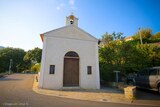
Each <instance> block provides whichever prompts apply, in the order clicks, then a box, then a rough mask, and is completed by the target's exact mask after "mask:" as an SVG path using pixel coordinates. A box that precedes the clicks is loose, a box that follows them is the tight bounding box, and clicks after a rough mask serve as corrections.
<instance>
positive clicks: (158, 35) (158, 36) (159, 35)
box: [151, 32, 160, 40]
mask: <svg viewBox="0 0 160 107" xmlns="http://www.w3.org/2000/svg"><path fill="white" fill-rule="evenodd" d="M151 38H152V39H159V40H160V32H157V33H156V34H155V35H153V36H152V37H151Z"/></svg>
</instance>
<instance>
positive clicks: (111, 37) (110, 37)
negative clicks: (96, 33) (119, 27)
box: [101, 32, 124, 44]
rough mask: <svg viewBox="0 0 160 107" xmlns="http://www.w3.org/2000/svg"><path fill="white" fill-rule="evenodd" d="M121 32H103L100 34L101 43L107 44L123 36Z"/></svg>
mask: <svg viewBox="0 0 160 107" xmlns="http://www.w3.org/2000/svg"><path fill="white" fill-rule="evenodd" d="M122 35H123V33H121V32H118V33H116V32H113V33H112V34H108V33H107V32H106V33H105V34H103V35H102V39H101V42H102V43H101V44H108V43H110V42H111V41H113V40H121V39H123V38H124V37H123V36H122Z"/></svg>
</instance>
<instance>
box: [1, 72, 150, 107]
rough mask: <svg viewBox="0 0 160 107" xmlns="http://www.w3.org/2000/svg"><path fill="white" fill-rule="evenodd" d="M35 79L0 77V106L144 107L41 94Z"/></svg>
mask: <svg viewBox="0 0 160 107" xmlns="http://www.w3.org/2000/svg"><path fill="white" fill-rule="evenodd" d="M33 79H34V75H33V74H12V75H10V76H7V77H5V78H0V107H1V106H9V107H10V106H13V107H17V106H18V107H20V106H21V107H25V106H26V107H135V106H136V107H144V106H142V105H133V104H117V103H109V102H92V101H82V100H74V99H67V98H59V97H53V96H46V95H40V94H37V93H35V92H33V91H32V85H33ZM148 107H149V106H148Z"/></svg>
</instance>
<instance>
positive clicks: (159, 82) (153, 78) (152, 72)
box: [135, 67, 160, 94]
mask: <svg viewBox="0 0 160 107" xmlns="http://www.w3.org/2000/svg"><path fill="white" fill-rule="evenodd" d="M135 84H136V86H137V87H140V88H146V89H152V90H158V93H159V94H160V67H152V68H147V69H143V70H142V71H139V72H138V73H137V76H136V77H135Z"/></svg>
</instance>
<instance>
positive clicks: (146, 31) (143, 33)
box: [133, 28, 152, 40]
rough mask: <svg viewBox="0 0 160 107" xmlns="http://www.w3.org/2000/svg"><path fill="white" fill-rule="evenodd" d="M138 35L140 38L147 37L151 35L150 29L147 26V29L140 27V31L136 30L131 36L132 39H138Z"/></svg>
mask: <svg viewBox="0 0 160 107" xmlns="http://www.w3.org/2000/svg"><path fill="white" fill-rule="evenodd" d="M140 35H141V37H142V39H148V38H150V37H152V30H151V29H149V28H147V29H141V30H140V31H137V32H136V34H135V35H134V36H133V39H134V40H139V39H140Z"/></svg>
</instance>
